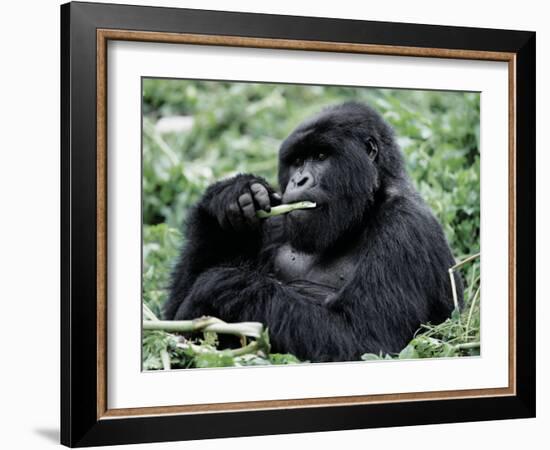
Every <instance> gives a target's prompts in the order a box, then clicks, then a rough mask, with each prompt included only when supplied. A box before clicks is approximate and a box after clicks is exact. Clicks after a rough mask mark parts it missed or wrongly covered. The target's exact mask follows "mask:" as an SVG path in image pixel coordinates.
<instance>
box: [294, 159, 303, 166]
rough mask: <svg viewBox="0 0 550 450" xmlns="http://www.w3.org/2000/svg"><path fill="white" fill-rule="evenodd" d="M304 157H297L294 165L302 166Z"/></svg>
mask: <svg viewBox="0 0 550 450" xmlns="http://www.w3.org/2000/svg"><path fill="white" fill-rule="evenodd" d="M303 162H304V161H303V159H302V158H296V159H295V160H294V165H295V166H297V167H300V166H301V165H302V164H303Z"/></svg>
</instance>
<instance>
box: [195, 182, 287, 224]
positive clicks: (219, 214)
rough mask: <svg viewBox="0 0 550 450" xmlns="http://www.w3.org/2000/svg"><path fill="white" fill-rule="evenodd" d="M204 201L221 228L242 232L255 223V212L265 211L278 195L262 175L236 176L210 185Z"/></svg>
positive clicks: (277, 200)
mask: <svg viewBox="0 0 550 450" xmlns="http://www.w3.org/2000/svg"><path fill="white" fill-rule="evenodd" d="M204 202H206V209H207V210H208V212H209V213H210V214H211V215H212V216H213V217H215V218H216V219H217V221H218V224H219V225H220V227H221V228H222V229H223V230H234V231H246V230H248V229H251V228H257V227H258V226H259V224H260V220H259V219H258V218H257V217H256V211H257V210H259V209H263V210H264V211H267V212H269V211H270V210H271V206H275V205H278V204H280V203H281V196H280V195H279V194H277V193H276V192H275V191H274V189H273V188H272V187H271V186H270V185H269V184H268V183H267V181H265V180H264V179H263V178H260V177H256V176H253V175H237V176H236V177H233V178H231V179H229V180H225V181H222V182H220V183H217V184H215V185H214V186H212V187H211V189H210V190H209V192H207V194H206V195H205V198H204Z"/></svg>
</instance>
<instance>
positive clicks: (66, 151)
mask: <svg viewBox="0 0 550 450" xmlns="http://www.w3.org/2000/svg"><path fill="white" fill-rule="evenodd" d="M70 12H71V5H70V4H69V3H66V4H63V5H61V8H60V15H61V34H60V37H61V39H60V53H61V58H60V59H61V61H60V62H61V67H60V73H61V80H60V81H61V85H60V111H61V123H60V139H61V155H60V170H61V186H60V188H61V189H60V190H61V208H60V209H61V218H60V220H61V236H60V242H61V249H60V257H61V258H60V259H61V274H60V275H61V280H60V284H61V322H60V327H61V330H60V339H61V358H60V364H61V367H60V372H61V379H60V383H61V386H60V390H61V414H60V422H61V423H60V441H61V444H63V445H67V446H70V445H71V389H70V379H71V366H70V361H71V358H70V339H71V332H70V310H71V305H70V230H71V227H70V190H71V186H70V182H71V175H70V170H71V169H70V162H69V161H70V78H71V77H70V74H71V73H70V52H71V46H70V34H71V29H70Z"/></svg>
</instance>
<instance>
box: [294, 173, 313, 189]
mask: <svg viewBox="0 0 550 450" xmlns="http://www.w3.org/2000/svg"><path fill="white" fill-rule="evenodd" d="M309 180H311V177H308V176H307V175H306V176H304V177H302V178H300V179H299V180H298V181H296V186H298V187H304V186H306V185H308V184H309V183H308V182H309Z"/></svg>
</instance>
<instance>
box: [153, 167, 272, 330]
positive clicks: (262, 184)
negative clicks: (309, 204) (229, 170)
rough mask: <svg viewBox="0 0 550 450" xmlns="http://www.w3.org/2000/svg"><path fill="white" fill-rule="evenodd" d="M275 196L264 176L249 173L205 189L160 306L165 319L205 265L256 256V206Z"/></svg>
mask: <svg viewBox="0 0 550 450" xmlns="http://www.w3.org/2000/svg"><path fill="white" fill-rule="evenodd" d="M277 201H278V198H277V194H275V193H274V191H273V189H272V188H271V187H270V186H269V185H268V184H267V182H266V181H265V180H263V179H261V178H258V177H255V176H253V175H243V174H241V175H237V176H235V177H233V178H230V179H228V180H223V181H220V182H218V183H215V184H213V185H212V186H210V187H209V188H208V189H207V190H206V192H205V194H204V195H203V197H202V198H201V200H200V201H199V202H198V204H197V205H195V207H194V208H193V209H192V210H191V212H190V214H189V216H188V219H187V224H186V231H185V235H186V242H185V245H184V248H183V250H182V252H181V254H180V257H179V260H178V262H177V264H176V266H175V268H174V270H173V272H172V281H171V286H170V297H169V299H168V301H167V302H166V303H165V305H164V307H163V317H164V318H165V319H173V318H174V315H175V313H176V311H177V309H178V308H179V306H180V303H181V302H182V300H183V299H185V297H186V296H187V293H188V292H189V289H190V288H191V286H192V285H193V283H194V282H195V280H196V278H197V276H198V275H199V274H201V273H203V272H204V271H205V270H208V269H209V268H210V267H214V266H217V265H220V264H230V265H233V266H238V265H240V264H242V263H246V262H251V261H254V260H255V259H256V258H257V256H258V253H259V251H260V248H261V224H260V220H259V219H258V218H257V217H256V215H255V213H256V208H257V207H259V208H262V209H264V210H269V209H270V206H271V203H272V202H273V203H277ZM186 318H193V317H186Z"/></svg>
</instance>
